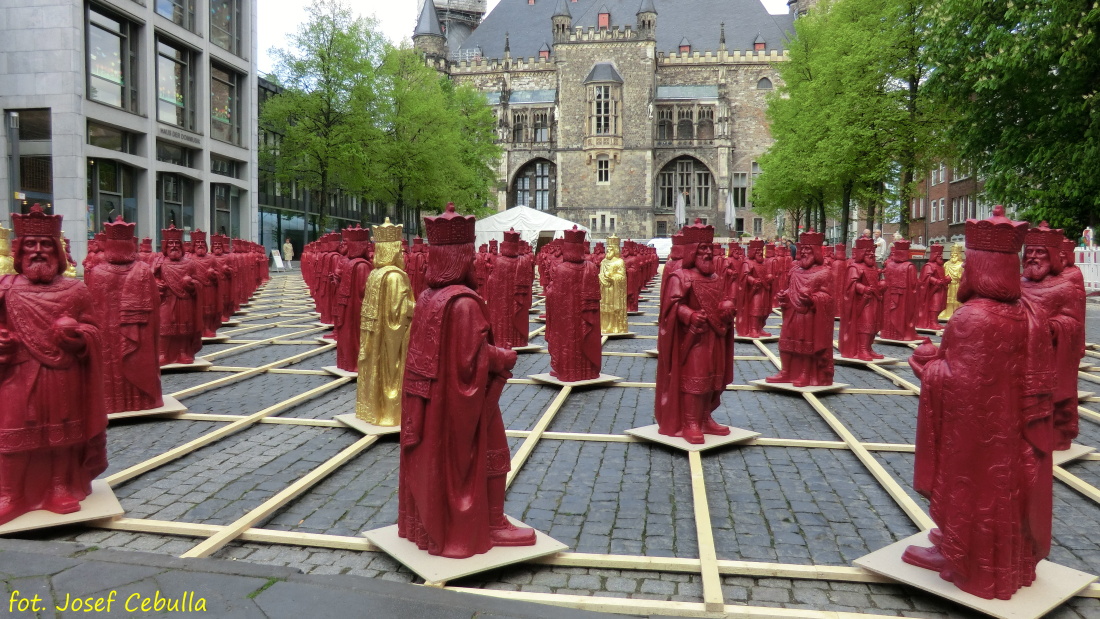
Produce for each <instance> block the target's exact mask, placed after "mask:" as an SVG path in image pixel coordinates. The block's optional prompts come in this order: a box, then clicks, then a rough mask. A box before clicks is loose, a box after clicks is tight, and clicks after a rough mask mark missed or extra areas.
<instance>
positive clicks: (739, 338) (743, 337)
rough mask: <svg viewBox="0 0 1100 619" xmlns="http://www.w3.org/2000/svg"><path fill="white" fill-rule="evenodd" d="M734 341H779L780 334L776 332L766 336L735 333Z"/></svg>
mask: <svg viewBox="0 0 1100 619" xmlns="http://www.w3.org/2000/svg"><path fill="white" fill-rule="evenodd" d="M733 341H735V342H778V341H779V336H778V335H775V334H774V333H773V334H772V335H765V336H764V337H749V336H747V335H735V336H733Z"/></svg>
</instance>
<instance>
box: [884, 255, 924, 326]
mask: <svg viewBox="0 0 1100 619" xmlns="http://www.w3.org/2000/svg"><path fill="white" fill-rule="evenodd" d="M883 273H884V277H885V279H886V292H885V295H884V298H883V300H882V333H881V337H882V338H884V339H887V340H899V341H913V340H916V339H917V331H916V320H917V267H916V266H914V265H913V263H912V262H909V261H908V260H906V261H905V262H896V261H894V260H887V261H886V266H885V267H884V269H883Z"/></svg>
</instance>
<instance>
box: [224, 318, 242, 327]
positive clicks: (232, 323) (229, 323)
mask: <svg viewBox="0 0 1100 619" xmlns="http://www.w3.org/2000/svg"><path fill="white" fill-rule="evenodd" d="M222 326H223V327H239V326H241V321H239V320H223V321H222Z"/></svg>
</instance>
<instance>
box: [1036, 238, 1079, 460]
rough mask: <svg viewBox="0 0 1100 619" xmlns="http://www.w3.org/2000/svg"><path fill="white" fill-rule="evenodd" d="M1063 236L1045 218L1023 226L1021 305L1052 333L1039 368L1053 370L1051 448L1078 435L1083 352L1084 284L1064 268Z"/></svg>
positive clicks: (1059, 447)
mask: <svg viewBox="0 0 1100 619" xmlns="http://www.w3.org/2000/svg"><path fill="white" fill-rule="evenodd" d="M1064 241H1065V237H1064V236H1063V235H1062V231H1061V230H1052V229H1051V228H1048V227H1047V225H1046V222H1045V221H1044V222H1043V223H1042V224H1040V225H1039V227H1038V228H1032V229H1031V230H1030V231H1028V233H1027V237H1026V238H1025V240H1024V279H1023V281H1022V282H1021V291H1022V293H1023V296H1022V299H1023V302H1024V304H1025V306H1028V307H1032V306H1034V307H1038V308H1039V309H1041V310H1042V312H1043V313H1045V314H1046V317H1047V320H1048V327H1049V329H1050V333H1051V335H1053V342H1052V345H1053V350H1052V353H1053V355H1054V357H1053V358H1052V359H1051V360H1050V364H1049V368H1044V369H1047V370H1053V376H1052V377H1051V382H1052V384H1053V398H1054V401H1053V406H1054V449H1056V450H1063V449H1069V448H1070V444H1071V443H1072V442H1073V439H1075V438H1077V370H1078V369H1079V366H1080V364H1081V357H1083V356H1084V355H1085V303H1084V286H1083V283H1082V285H1081V286H1080V287H1078V285H1077V282H1075V281H1074V280H1073V279H1071V277H1070V273H1071V272H1069V271H1067V270H1066V269H1065V262H1064V253H1063V251H1062V244H1063V242H1064ZM1078 273H1079V271H1078Z"/></svg>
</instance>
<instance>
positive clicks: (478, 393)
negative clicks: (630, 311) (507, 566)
mask: <svg viewBox="0 0 1100 619" xmlns="http://www.w3.org/2000/svg"><path fill="white" fill-rule="evenodd" d="M424 225H425V227H426V228H427V232H428V242H429V243H430V245H429V247H428V289H427V290H425V291H424V293H423V294H422V295H421V296H420V299H419V300H417V303H416V310H415V312H414V314H413V321H412V325H411V327H410V333H411V338H410V341H409V352H408V356H407V357H406V359H407V361H406V363H405V382H404V400H403V402H402V411H401V467H400V473H399V481H398V519H397V526H398V534H399V535H400V536H401V537H403V538H405V539H407V540H409V541H411V542H414V543H416V545H417V546H418V547H420V548H421V549H422V550H427V551H428V552H429V553H431V554H433V555H442V556H444V557H450V558H455V559H461V558H465V557H470V556H472V555H475V554H480V553H483V552H487V551H488V550H489V549H490V548H492V547H493V546H531V545H533V544H534V543H535V532H534V531H533V530H531V529H526V528H518V527H515V526H513V525H512V524H511V523H509V522H508V520H507V519H506V518H505V516H504V480H505V476H506V474H507V473H508V471H509V470H510V468H511V466H510V454H509V451H508V439H507V437H506V436H505V434H504V421H503V420H502V419H501V415H500V405H499V400H500V394H501V391H503V389H504V385H505V382H506V381H507V379H508V378H509V377H510V376H511V375H512V374H511V372H510V370H511V369H512V367H513V366H515V364H516V353H515V351H513V350H512V349H510V348H498V347H497V346H495V345H494V344H493V342H494V340H493V333H492V330H491V329H490V328H489V316H488V312H487V311H486V308H485V302H484V301H483V300H482V299H481V297H479V296H478V295H477V293H475V292H474V291H473V290H471V289H470V285H471V284H472V283H473V281H474V273H473V270H474V254H475V252H474V218H473V217H464V216H461V215H458V214H456V213H455V211H454V204H448V205H447V211H446V212H445V213H444V214H443V215H441V216H439V217H425V218H424ZM597 319H598V317H597ZM597 324H598V323H597Z"/></svg>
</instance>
